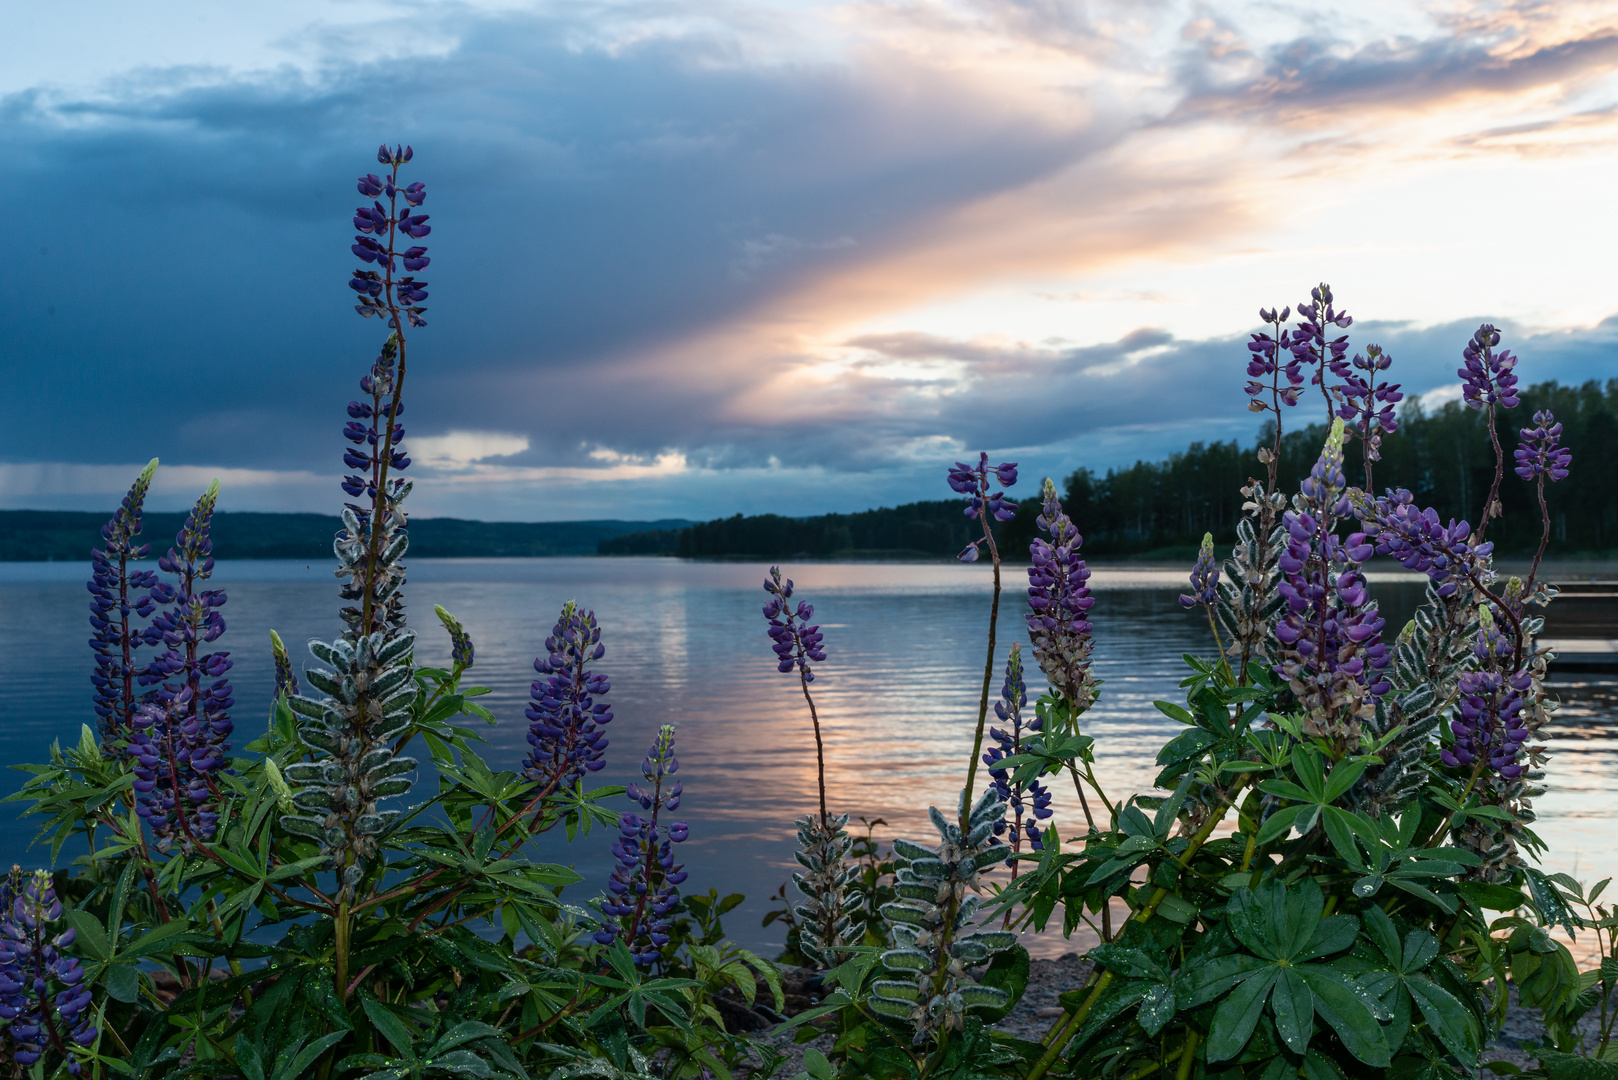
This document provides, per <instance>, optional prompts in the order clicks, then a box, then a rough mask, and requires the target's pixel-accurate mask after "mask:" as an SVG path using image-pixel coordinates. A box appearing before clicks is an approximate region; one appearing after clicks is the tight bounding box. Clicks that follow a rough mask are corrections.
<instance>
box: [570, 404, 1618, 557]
mask: <svg viewBox="0 0 1618 1080" xmlns="http://www.w3.org/2000/svg"><path fill="white" fill-rule="evenodd" d="M1544 408H1550V409H1552V410H1554V411H1555V413H1556V418H1557V419H1558V420H1560V421H1561V422H1562V424H1563V426H1564V428H1565V434H1564V436H1563V441H1564V444H1565V445H1567V446H1568V447H1570V448H1571V449H1572V451H1573V471H1572V475H1571V476H1569V477H1568V478H1567V479H1566V480H1564V481H1562V482H1561V483H1558V484H1551V485H1548V488H1549V490H1548V497H1547V503H1548V505H1549V507H1550V511H1551V520H1552V539H1551V550H1553V551H1556V552H1558V553H1561V554H1575V553H1579V554H1601V553H1611V552H1614V550H1615V549H1618V379H1612V380H1609V381H1608V382H1607V383H1606V384H1605V385H1603V384H1601V383H1599V382H1595V381H1591V382H1587V383H1585V384H1583V385H1582V386H1577V387H1571V386H1560V385H1558V384H1556V383H1541V384H1539V385H1537V386H1534V387H1532V388H1530V389H1529V390H1527V391H1525V392H1524V393H1523V394H1522V403H1521V404H1520V405H1518V406H1517V408H1515V409H1512V410H1510V411H1508V412H1505V413H1504V414H1502V416H1501V418H1500V423H1499V429H1500V441H1501V448H1502V449H1503V450H1504V452H1505V456H1506V466H1507V472H1506V477H1505V480H1504V481H1503V482H1502V484H1501V492H1500V497H1501V501H1502V502H1503V503H1504V504H1505V507H1506V511H1507V512H1506V518H1505V521H1504V522H1501V523H1496V524H1495V525H1494V526H1493V530H1492V532H1491V539H1493V540H1495V541H1496V542H1497V545H1498V546H1499V548H1500V549H1501V550H1503V551H1507V552H1524V551H1531V550H1532V548H1533V546H1534V545H1535V544H1537V542H1538V539H1539V512H1538V507H1537V506H1536V505H1535V502H1534V489H1533V486H1532V485H1530V484H1528V483H1525V482H1524V481H1522V480H1520V479H1518V478H1517V476H1516V475H1515V474H1514V473H1512V472H1511V471H1510V467H1511V464H1512V459H1511V452H1512V450H1514V449H1516V447H1517V443H1518V435H1517V431H1518V429H1519V428H1521V427H1525V426H1530V421H1531V418H1532V417H1533V415H1534V412H1535V410H1537V409H1544ZM1325 411H1326V406H1325V402H1324V401H1323V400H1322V399H1321V398H1320V397H1319V395H1318V393H1316V395H1315V396H1314V397H1313V398H1311V397H1308V396H1305V397H1304V399H1303V400H1302V401H1301V402H1300V403H1299V405H1298V407H1297V408H1295V409H1290V410H1288V412H1287V416H1286V418H1285V419H1286V420H1287V421H1289V422H1293V423H1296V422H1299V421H1301V420H1303V419H1304V418H1305V417H1313V418H1314V419H1315V423H1314V424H1311V425H1306V426H1302V427H1300V428H1296V429H1293V430H1287V431H1284V434H1283V437H1282V451H1281V463H1280V479H1281V482H1282V484H1283V485H1284V487H1283V490H1286V491H1296V490H1297V486H1298V481H1299V480H1301V479H1302V478H1303V476H1305V475H1306V474H1307V473H1308V471H1309V469H1310V467H1311V466H1313V464H1314V463H1315V460H1316V459H1317V458H1318V457H1319V456H1320V445H1321V443H1322V442H1323V441H1324V439H1325V424H1324V422H1323V421H1324V417H1325ZM1273 432H1274V428H1273V427H1270V428H1268V429H1266V430H1261V431H1260V433H1259V436H1258V438H1257V439H1256V440H1255V442H1254V444H1253V445H1251V446H1248V447H1242V446H1240V445H1239V444H1238V443H1236V442H1235V441H1231V442H1214V443H1202V442H1195V443H1192V444H1191V445H1190V446H1189V447H1188V448H1187V449H1186V450H1185V451H1184V452H1183V453H1178V454H1173V455H1171V456H1170V457H1169V458H1168V459H1167V460H1166V461H1138V462H1136V463H1135V464H1134V465H1131V466H1129V467H1128V468H1124V469H1112V470H1109V471H1108V472H1107V474H1106V475H1105V476H1097V475H1096V474H1095V473H1093V472H1092V471H1090V470H1089V469H1080V470H1078V471H1077V472H1075V473H1073V474H1072V475H1071V476H1069V477H1067V480H1066V483H1065V484H1064V485H1063V488H1064V499H1063V504H1064V506H1065V508H1066V509H1067V512H1068V514H1069V515H1070V516H1071V517H1072V518H1073V520H1074V522H1075V523H1076V524H1077V525H1078V527H1079V531H1080V532H1081V533H1083V534H1084V537H1085V544H1084V549H1085V551H1086V552H1087V553H1089V554H1091V555H1111V556H1140V555H1147V554H1156V555H1169V554H1178V553H1180V552H1181V551H1183V550H1184V549H1188V548H1192V547H1195V546H1196V544H1197V543H1198V542H1199V541H1200V540H1201V539H1202V535H1203V533H1205V532H1211V533H1213V534H1214V538H1215V540H1217V541H1219V542H1220V543H1230V542H1231V541H1233V540H1234V539H1235V528H1236V521H1237V519H1238V518H1239V517H1240V516H1241V503H1242V497H1241V490H1240V489H1241V487H1242V485H1243V484H1244V483H1246V481H1247V479H1248V477H1250V476H1255V475H1262V473H1263V466H1262V465H1260V464H1259V462H1258V460H1257V458H1256V457H1255V456H1254V450H1255V449H1256V448H1257V446H1259V445H1266V446H1267V445H1270V444H1271V443H1272V442H1273V439H1274V435H1273ZM1345 458H1346V465H1347V469H1346V471H1347V473H1348V481H1349V483H1350V484H1353V485H1356V486H1361V485H1363V484H1364V471H1363V468H1362V466H1361V464H1360V461H1361V455H1360V447H1359V444H1358V443H1350V444H1349V446H1348V447H1347V449H1346V453H1345ZM1493 475H1494V451H1493V449H1492V448H1491V447H1490V445H1489V435H1488V431H1487V429H1486V428H1485V427H1484V425H1483V415H1482V414H1481V413H1478V412H1474V411H1472V410H1471V409H1467V408H1465V407H1464V406H1463V405H1462V404H1460V403H1459V402H1450V403H1448V404H1446V405H1444V406H1443V407H1442V408H1440V409H1437V410H1435V411H1433V412H1431V413H1429V412H1425V411H1423V409H1422V408H1421V405H1420V403H1419V402H1418V401H1415V400H1412V401H1410V402H1409V403H1407V404H1406V405H1405V407H1404V409H1403V410H1402V412H1401V413H1400V417H1399V430H1398V432H1397V433H1395V434H1393V435H1389V436H1387V437H1386V438H1385V439H1384V440H1383V445H1382V460H1381V461H1379V462H1377V463H1376V465H1375V466H1374V474H1373V477H1374V482H1375V486H1376V489H1377V490H1378V491H1381V490H1382V489H1383V488H1386V487H1389V486H1392V487H1404V488H1409V489H1410V490H1411V491H1412V492H1413V493H1414V494H1415V496H1416V501H1417V502H1418V503H1420V504H1421V505H1423V506H1434V507H1436V508H1437V509H1438V512H1439V513H1440V514H1441V515H1443V516H1444V518H1445V519H1448V518H1452V517H1454V518H1464V519H1466V520H1467V521H1470V522H1472V523H1473V524H1474V525H1476V524H1477V522H1478V515H1479V512H1480V511H1481V509H1482V507H1483V500H1484V499H1485V498H1486V497H1487V495H1488V491H1489V481H1490V479H1491V478H1492V477H1493ZM1030 481H1031V482H1030ZM942 482H943V481H942V477H940V484H942ZM1037 483H1038V479H1037V478H1036V477H1033V476H1029V475H1027V474H1025V475H1024V481H1023V483H1022V484H1020V485H1019V486H1018V487H1017V488H1014V489H1013V491H1012V494H1013V495H1014V496H1016V497H1018V498H1020V499H1021V500H1022V508H1021V510H1020V511H1019V513H1018V514H1017V516H1016V518H1014V519H1013V520H1011V521H1008V522H1005V523H1003V524H1002V525H1000V526H999V528H998V532H997V535H998V536H999V538H1000V543H1001V544H1002V546H1003V548H1004V549H1005V550H1007V551H1011V552H1015V553H1018V554H1020V553H1022V552H1025V551H1026V550H1027V545H1028V542H1029V540H1031V539H1032V538H1033V536H1034V533H1035V525H1034V516H1035V514H1036V513H1037V512H1038V507H1039V500H1038V487H1037ZM961 509H962V503H961V502H960V500H956V499H949V500H940V501H937V502H919V503H910V504H909V505H906V506H899V507H895V508H893V509H881V510H867V511H864V512H863V513H857V514H824V515H821V516H819V517H811V518H787V517H780V516H778V515H775V514H764V515H759V516H753V517H743V516H742V515H740V514H738V515H736V516H735V517H731V518H722V519H720V520H717V521H709V522H705V523H703V524H700V525H692V526H690V527H689V528H685V529H666V528H665V529H662V530H659V531H656V532H642V533H631V534H628V535H624V536H619V537H614V538H610V539H605V540H603V541H602V542H601V545H600V547H599V550H600V552H601V553H602V554H607V555H625V554H670V555H680V556H685V557H697V558H704V557H706V558H715V557H719V558H723V557H744V556H752V557H758V558H787V557H791V556H801V555H808V556H814V557H821V558H824V557H859V556H886V557H903V556H927V557H943V556H949V555H954V554H955V553H957V552H958V551H960V549H961V548H962V547H964V546H965V545H966V543H967V542H968V540H969V539H971V537H972V536H973V535H974V532H973V530H975V529H976V528H977V526H976V525H975V524H974V523H972V522H969V521H968V520H967V519H966V518H965V517H964V516H963V515H962V513H961Z"/></svg>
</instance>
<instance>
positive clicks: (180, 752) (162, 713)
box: [129, 480, 235, 851]
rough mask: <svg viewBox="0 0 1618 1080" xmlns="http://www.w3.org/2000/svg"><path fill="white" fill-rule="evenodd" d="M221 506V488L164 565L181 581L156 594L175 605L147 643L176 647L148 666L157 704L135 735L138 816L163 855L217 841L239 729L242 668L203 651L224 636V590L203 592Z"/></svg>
mask: <svg viewBox="0 0 1618 1080" xmlns="http://www.w3.org/2000/svg"><path fill="white" fill-rule="evenodd" d="M218 500H219V481H217V480H215V481H214V482H213V483H212V484H210V485H209V486H208V490H207V491H205V492H203V494H202V497H201V498H199V499H198V500H197V502H196V505H195V506H194V507H192V510H191V513H190V515H189V516H188V517H187V518H186V521H185V525H184V526H183V527H182V528H181V529H180V532H179V535H177V536H176V537H175V540H174V546H173V547H172V548H170V549H169V550H168V553H167V554H166V555H164V556H162V557H161V558H159V559H158V561H157V565H158V567H159V568H160V569H162V570H163V571H164V572H165V573H168V574H172V575H173V576H174V578H175V581H174V582H173V583H172V584H170V583H167V582H159V583H158V584H157V585H155V586H153V587H152V591H151V596H152V598H153V599H154V600H156V601H158V602H159V603H165V604H168V605H170V606H169V607H168V608H167V609H166V610H164V611H162V612H160V613H159V614H158V615H157V617H156V618H154V619H153V620H152V624H151V625H150V626H149V627H147V628H146V641H147V643H148V644H152V645H156V644H158V643H160V642H161V643H162V644H165V645H167V646H168V651H167V652H165V653H164V654H163V655H162V656H159V657H157V658H156V659H155V660H153V661H151V663H150V664H148V665H147V668H146V672H145V681H147V682H149V683H156V684H157V685H156V687H155V689H154V690H153V691H152V695H151V696H152V699H153V700H152V701H151V702H149V703H147V704H144V705H142V706H141V708H140V710H139V712H138V713H137V714H136V717H135V721H134V726H133V734H132V735H131V737H130V747H129V751H130V754H131V755H132V756H133V757H134V762H135V764H134V772H135V780H134V787H135V795H136V799H137V803H138V805H137V809H138V811H139V813H140V815H141V817H143V818H144V819H145V820H146V824H147V826H148V827H149V828H150V829H151V831H152V835H153V836H154V837H155V839H156V841H157V848H158V850H159V851H167V850H168V849H169V847H170V845H171V844H172V843H173V842H174V841H175V839H179V840H180V841H181V842H182V843H183V844H184V845H186V846H187V847H191V846H194V845H195V844H197V843H200V842H202V841H206V840H212V839H213V835H214V828H215V826H216V825H217V824H218V822H219V809H218V805H217V803H218V797H219V789H218V785H217V783H216V782H215V774H216V773H217V772H218V770H219V769H220V768H221V767H222V766H223V765H224V764H225V762H226V754H227V753H228V751H229V750H230V743H229V742H228V741H226V740H228V739H229V738H230V735H231V733H232V732H233V731H234V730H235V725H234V724H233V723H232V722H231V719H230V707H231V705H232V704H234V700H235V699H234V698H232V697H231V689H230V682H229V680H228V679H226V678H225V673H226V672H228V671H229V670H230V669H231V666H232V663H233V661H232V660H231V659H230V654H229V653H228V652H211V653H203V652H202V646H203V645H206V644H212V643H213V642H215V641H217V640H218V639H219V637H220V636H221V635H222V634H224V632H225V619H224V616H223V615H221V614H220V611H219V609H220V608H222V607H224V606H225V599H226V597H225V592H224V590H223V589H203V588H200V585H201V584H202V583H203V582H205V581H207V580H208V579H209V578H210V577H211V576H212V575H213V568H214V560H213V540H212V538H211V536H210V532H211V529H212V524H213V513H214V506H215V504H216V503H217V502H218Z"/></svg>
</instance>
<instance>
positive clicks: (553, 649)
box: [523, 600, 612, 794]
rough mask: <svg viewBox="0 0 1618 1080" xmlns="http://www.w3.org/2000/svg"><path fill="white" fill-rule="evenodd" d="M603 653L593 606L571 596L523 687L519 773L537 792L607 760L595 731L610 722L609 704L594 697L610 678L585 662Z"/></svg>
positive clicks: (604, 743) (597, 767)
mask: <svg viewBox="0 0 1618 1080" xmlns="http://www.w3.org/2000/svg"><path fill="white" fill-rule="evenodd" d="M606 654H607V647H606V646H605V645H603V644H601V627H599V626H597V625H596V616H595V612H593V611H584V610H581V609H580V608H579V606H578V605H577V604H576V603H574V602H573V601H572V600H569V601H568V602H567V603H565V604H563V605H562V613H561V615H560V616H559V617H558V618H557V620H556V625H555V626H554V627H553V628H552V629H551V635H550V637H548V638H546V639H545V655H544V656H540V657H538V658H536V659H535V660H534V670H535V671H537V672H539V674H540V678H539V679H537V680H535V681H534V684H533V686H532V687H531V688H530V689H529V698H530V699H531V702H530V704H529V706H528V708H527V710H526V711H525V713H524V715H525V716H527V717H528V745H529V747H530V750H529V752H528V757H527V759H526V760H525V761H524V762H523V776H525V777H527V778H528V779H530V780H533V781H535V782H536V783H538V784H539V785H540V793H541V794H549V793H551V792H554V791H556V790H557V789H558V788H563V787H571V786H573V785H574V784H576V783H578V782H579V781H580V780H582V779H583V778H584V774H585V773H586V772H599V771H600V770H601V769H602V768H604V767H605V766H606V764H607V762H606V752H607V738H606V735H605V733H604V732H603V731H602V730H601V729H602V728H604V727H605V726H606V725H608V724H610V723H611V722H612V706H610V705H608V704H607V703H606V702H605V701H599V700H597V699H598V698H600V697H601V696H602V695H604V694H606V693H607V692H609V691H610V690H611V689H612V683H611V682H610V681H609V680H608V679H607V677H606V676H605V675H603V674H601V673H600V672H597V671H591V670H590V669H589V668H588V667H587V666H586V665H588V664H590V663H593V662H594V661H596V660H600V659H601V658H602V657H603V656H605V655H606Z"/></svg>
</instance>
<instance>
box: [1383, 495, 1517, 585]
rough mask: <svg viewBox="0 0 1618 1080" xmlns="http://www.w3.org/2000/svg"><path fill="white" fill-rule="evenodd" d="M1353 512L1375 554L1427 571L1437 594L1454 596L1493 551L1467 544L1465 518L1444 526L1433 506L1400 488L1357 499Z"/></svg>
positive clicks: (1479, 571) (1469, 533)
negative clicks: (1422, 504) (1423, 504)
mask: <svg viewBox="0 0 1618 1080" xmlns="http://www.w3.org/2000/svg"><path fill="white" fill-rule="evenodd" d="M1354 512H1355V515H1356V516H1357V517H1358V518H1359V519H1360V522H1361V524H1362V525H1363V526H1364V528H1365V534H1366V537H1367V539H1368V541H1369V542H1371V543H1373V544H1374V545H1375V547H1376V552H1377V554H1379V555H1387V556H1389V557H1390V558H1393V559H1395V560H1397V561H1398V562H1399V564H1400V565H1401V566H1403V567H1404V568H1405V569H1406V570H1419V571H1420V572H1422V573H1424V574H1426V575H1427V577H1428V579H1429V580H1431V581H1432V583H1433V586H1434V588H1435V590H1436V591H1437V593H1438V595H1439V596H1441V597H1448V596H1453V595H1454V594H1455V591H1456V590H1457V589H1458V588H1460V586H1461V585H1462V584H1464V583H1465V582H1467V581H1468V580H1469V579H1472V578H1474V577H1476V576H1478V575H1479V574H1482V573H1484V572H1485V571H1486V569H1487V567H1488V564H1489V559H1490V556H1491V555H1492V554H1493V552H1494V544H1493V543H1489V542H1484V543H1473V542H1472V539H1471V537H1472V526H1471V525H1469V524H1468V523H1467V522H1465V521H1455V520H1453V519H1451V520H1450V522H1449V523H1448V524H1445V523H1444V522H1443V521H1441V520H1440V519H1439V516H1438V512H1437V511H1436V510H1434V509H1432V508H1431V507H1429V508H1427V509H1425V510H1423V509H1421V508H1420V507H1418V506H1416V501H1415V496H1413V495H1412V494H1411V493H1410V492H1409V491H1407V490H1405V489H1404V488H1400V489H1398V490H1396V491H1395V490H1390V491H1389V492H1388V493H1387V494H1386V495H1384V496H1382V497H1381V498H1378V499H1376V500H1374V501H1372V500H1369V499H1358V500H1356V502H1355V506H1354Z"/></svg>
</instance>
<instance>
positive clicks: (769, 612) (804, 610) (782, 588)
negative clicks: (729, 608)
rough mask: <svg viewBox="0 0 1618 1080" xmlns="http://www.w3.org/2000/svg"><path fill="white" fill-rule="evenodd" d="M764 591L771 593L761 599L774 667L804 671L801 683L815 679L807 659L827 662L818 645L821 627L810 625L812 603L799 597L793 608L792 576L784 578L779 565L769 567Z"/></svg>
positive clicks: (812, 611) (813, 611)
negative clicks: (767, 622) (772, 643)
mask: <svg viewBox="0 0 1618 1080" xmlns="http://www.w3.org/2000/svg"><path fill="white" fill-rule="evenodd" d="M764 591H765V592H767V593H769V594H770V598H769V599H768V600H766V601H765V602H764V617H765V618H766V619H768V620H770V628H769V630H768V631H766V633H768V634H769V635H770V640H771V641H773V642H775V644H774V645H772V646H770V648H772V649H774V650H775V659H776V667H777V669H778V670H780V671H781V672H782V674H786V673H788V672H790V671H791V670H792V669H793V668H797V669H798V670H799V671H801V672H802V673H803V681H804V682H806V683H812V682H814V681H815V673H814V670H813V669H812V668H810V666H809V661H811V660H813V661H814V662H815V663H817V664H824V663H825V662H826V650H825V649H823V648H822V647H821V644H820V643H821V642H822V641H823V640H824V639H825V635H824V634H822V633H821V632H820V627H818V626H811V625H809V620H810V619H812V618H814V616H815V608H814V605H813V604H808V603H805V602H804V601H802V600H799V601H798V606H797V607H796V608H794V607H793V606H792V605H791V604H790V603H788V601H789V600H791V599H792V579H791V578H787V579H786V580H784V581H783V580H782V579H781V568H780V567H779V566H772V567H770V576H769V577H768V578H767V579H765V582H764Z"/></svg>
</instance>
